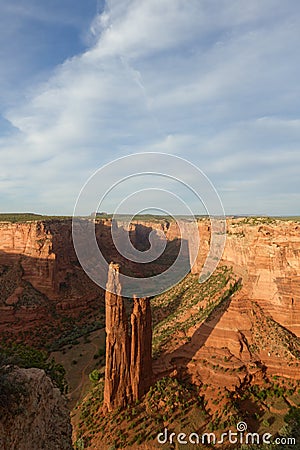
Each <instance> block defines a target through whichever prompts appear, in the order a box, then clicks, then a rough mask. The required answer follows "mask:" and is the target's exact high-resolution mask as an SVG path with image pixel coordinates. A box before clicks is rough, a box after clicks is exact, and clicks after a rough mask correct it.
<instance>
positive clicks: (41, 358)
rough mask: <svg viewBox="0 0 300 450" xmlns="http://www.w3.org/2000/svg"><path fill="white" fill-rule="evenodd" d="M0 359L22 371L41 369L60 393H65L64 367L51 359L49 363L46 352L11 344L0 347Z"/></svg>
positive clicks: (66, 386)
mask: <svg viewBox="0 0 300 450" xmlns="http://www.w3.org/2000/svg"><path fill="white" fill-rule="evenodd" d="M0 357H2V358H6V359H7V360H9V361H10V364H11V365H15V366H18V367H21V368H24V369H28V368H30V367H36V368H37V369H43V370H44V371H45V372H46V374H47V375H48V376H49V377H50V378H51V380H52V381H53V382H54V384H55V385H56V386H57V387H58V388H59V389H60V391H61V392H62V393H66V392H67V388H68V385H67V382H66V380H65V369H64V367H63V366H62V365H61V364H57V363H56V362H55V361H54V359H53V358H52V359H51V360H50V361H49V359H48V354H47V353H46V352H42V351H39V350H36V349H34V348H32V347H28V346H25V345H22V344H12V345H9V346H8V345H6V346H2V347H0Z"/></svg>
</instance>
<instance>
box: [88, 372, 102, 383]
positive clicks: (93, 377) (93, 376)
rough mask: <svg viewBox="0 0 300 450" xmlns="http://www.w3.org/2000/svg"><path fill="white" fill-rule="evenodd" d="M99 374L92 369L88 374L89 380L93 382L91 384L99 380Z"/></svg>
mask: <svg viewBox="0 0 300 450" xmlns="http://www.w3.org/2000/svg"><path fill="white" fill-rule="evenodd" d="M100 377H101V375H100V372H99V370H98V369H94V370H93V371H92V372H91V373H90V374H89V379H90V380H91V381H92V382H93V383H97V382H98V381H99V380H100Z"/></svg>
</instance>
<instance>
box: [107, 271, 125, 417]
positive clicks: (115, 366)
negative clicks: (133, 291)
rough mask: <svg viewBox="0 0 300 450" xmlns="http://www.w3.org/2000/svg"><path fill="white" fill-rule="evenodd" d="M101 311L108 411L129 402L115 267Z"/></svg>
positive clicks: (122, 324)
mask: <svg viewBox="0 0 300 450" xmlns="http://www.w3.org/2000/svg"><path fill="white" fill-rule="evenodd" d="M113 292H115V293H113ZM105 307H106V365H105V387H104V401H103V408H104V410H108V411H112V410H113V409H115V408H117V407H119V406H120V407H124V406H125V405H126V404H127V403H129V402H131V399H132V395H131V386H130V369H129V367H130V341H129V335H128V321H127V316H126V312H125V307H124V302H123V298H122V297H121V285H120V282H119V266H118V265H117V264H110V266H109V272H108V280H107V291H106V294H105Z"/></svg>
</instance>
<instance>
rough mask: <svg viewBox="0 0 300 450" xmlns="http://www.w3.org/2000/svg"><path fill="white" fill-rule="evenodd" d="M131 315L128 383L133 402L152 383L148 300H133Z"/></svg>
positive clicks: (150, 329)
mask: <svg viewBox="0 0 300 450" xmlns="http://www.w3.org/2000/svg"><path fill="white" fill-rule="evenodd" d="M133 302H134V303H133V311H132V314H131V360H130V381H131V387H132V396H133V401H135V400H139V399H140V398H141V397H142V396H143V395H144V394H145V393H146V392H147V391H148V389H149V387H150V386H151V383H152V381H153V380H152V357H151V353H152V326H151V308H150V301H149V299H148V298H137V297H134V299H133Z"/></svg>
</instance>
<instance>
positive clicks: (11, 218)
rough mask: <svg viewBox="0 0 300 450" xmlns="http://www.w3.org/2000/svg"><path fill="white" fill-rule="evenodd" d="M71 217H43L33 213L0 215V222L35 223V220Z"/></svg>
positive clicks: (67, 217) (66, 217) (68, 217)
mask: <svg viewBox="0 0 300 450" xmlns="http://www.w3.org/2000/svg"><path fill="white" fill-rule="evenodd" d="M70 218H71V216H44V215H42V214H34V213H0V222H13V223H16V222H21V223H22V222H36V221H37V220H41V221H49V220H66V219H70Z"/></svg>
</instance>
